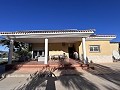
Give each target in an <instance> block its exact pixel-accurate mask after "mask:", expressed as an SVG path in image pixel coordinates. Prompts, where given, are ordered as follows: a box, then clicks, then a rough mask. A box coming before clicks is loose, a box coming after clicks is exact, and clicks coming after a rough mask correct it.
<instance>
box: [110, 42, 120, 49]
mask: <svg viewBox="0 0 120 90" xmlns="http://www.w3.org/2000/svg"><path fill="white" fill-rule="evenodd" d="M110 46H111V50H112V51H113V50H116V51H118V49H119V43H110Z"/></svg>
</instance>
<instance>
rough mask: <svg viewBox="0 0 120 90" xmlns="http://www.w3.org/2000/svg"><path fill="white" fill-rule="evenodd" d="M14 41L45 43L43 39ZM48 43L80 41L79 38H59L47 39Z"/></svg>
mask: <svg viewBox="0 0 120 90" xmlns="http://www.w3.org/2000/svg"><path fill="white" fill-rule="evenodd" d="M14 40H16V41H20V42H26V43H45V39H44V38H17V39H14ZM48 40H49V43H64V42H66V43H72V42H77V41H81V37H77V38H75V37H73V38H71V37H68V38H67V37H61V38H49V39H48Z"/></svg>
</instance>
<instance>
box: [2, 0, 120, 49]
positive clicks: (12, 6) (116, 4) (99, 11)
mask: <svg viewBox="0 0 120 90" xmlns="http://www.w3.org/2000/svg"><path fill="white" fill-rule="evenodd" d="M119 9H120V0H0V31H1V32H2V31H18V30H38V29H43V30H46V29H54V30H56V29H58V30H61V29H79V30H82V29H85V30H86V29H96V31H95V33H96V34H108V35H109V34H112V35H117V38H116V39H114V40H113V41H119V42H120V10H119ZM3 49H4V48H3V47H2V46H0V50H3Z"/></svg>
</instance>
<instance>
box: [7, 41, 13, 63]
mask: <svg viewBox="0 0 120 90" xmlns="http://www.w3.org/2000/svg"><path fill="white" fill-rule="evenodd" d="M13 43H14V41H13V40H12V39H11V40H10V46H9V54H8V64H11V63H12V56H13Z"/></svg>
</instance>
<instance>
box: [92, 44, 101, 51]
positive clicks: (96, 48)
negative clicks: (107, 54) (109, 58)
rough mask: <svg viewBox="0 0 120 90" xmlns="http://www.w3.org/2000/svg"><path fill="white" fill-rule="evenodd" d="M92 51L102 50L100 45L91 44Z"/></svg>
mask: <svg viewBox="0 0 120 90" xmlns="http://www.w3.org/2000/svg"><path fill="white" fill-rule="evenodd" d="M90 52H100V45H90Z"/></svg>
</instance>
